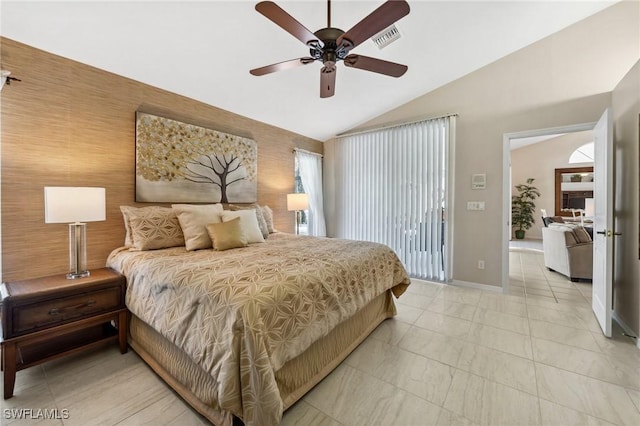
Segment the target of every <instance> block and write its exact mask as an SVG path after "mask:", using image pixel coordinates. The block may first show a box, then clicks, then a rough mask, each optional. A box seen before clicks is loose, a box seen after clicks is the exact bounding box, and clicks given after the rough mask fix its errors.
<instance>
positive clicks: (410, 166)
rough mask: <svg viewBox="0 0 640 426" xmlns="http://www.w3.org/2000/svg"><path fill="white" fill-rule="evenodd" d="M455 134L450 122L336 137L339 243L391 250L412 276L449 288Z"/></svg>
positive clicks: (452, 120)
mask: <svg viewBox="0 0 640 426" xmlns="http://www.w3.org/2000/svg"><path fill="white" fill-rule="evenodd" d="M454 129H455V117H454V116H448V117H443V118H437V119H432V120H425V121H421V122H417V123H411V124H404V125H400V126H395V127H391V128H385V129H380V130H374V131H370V132H363V133H358V134H353V135H347V136H344V137H341V138H338V139H337V141H336V144H335V162H336V168H335V169H336V175H335V181H336V183H335V186H336V210H337V214H336V221H337V223H336V232H337V237H338V238H349V239H356V240H366V241H374V242H379V243H383V244H386V245H388V246H389V247H391V248H392V249H393V250H394V251H395V252H396V253H397V254H398V257H399V258H400V259H401V260H402V262H403V263H404V265H405V267H406V268H407V271H408V272H409V274H410V275H411V276H413V277H416V278H423V279H430V280H436V281H447V280H448V279H449V277H448V275H449V272H448V271H449V270H450V268H449V266H448V262H449V261H450V259H449V256H448V254H447V253H448V252H449V250H448V242H447V238H446V236H447V234H448V233H449V229H448V221H447V220H446V219H447V216H448V214H449V211H448V209H449V208H450V205H451V204H452V203H451V192H450V191H449V180H450V175H452V174H451V173H450V172H449V158H450V147H452V146H453V144H452V143H450V142H452V138H453V135H454V134H455V132H454Z"/></svg>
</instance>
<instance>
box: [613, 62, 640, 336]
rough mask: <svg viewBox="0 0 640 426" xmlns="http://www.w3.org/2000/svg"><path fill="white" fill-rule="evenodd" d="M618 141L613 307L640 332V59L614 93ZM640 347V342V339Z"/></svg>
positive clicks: (633, 330) (633, 328)
mask: <svg viewBox="0 0 640 426" xmlns="http://www.w3.org/2000/svg"><path fill="white" fill-rule="evenodd" d="M612 107H613V120H614V131H613V138H614V141H615V145H614V146H615V148H614V149H615V175H616V177H615V186H616V193H615V213H614V216H615V230H616V231H617V232H620V233H621V234H622V235H620V236H618V237H615V238H616V239H615V248H614V250H615V259H616V264H615V270H614V286H613V297H614V300H613V306H614V310H615V313H616V315H617V317H618V319H619V320H620V321H621V322H623V323H624V324H626V326H628V327H629V328H630V329H631V331H632V332H633V333H634V334H635V335H636V336H638V335H639V334H640V272H639V269H640V262H639V261H638V257H639V254H638V250H639V247H638V238H639V232H640V230H639V229H638V225H639V218H640V207H639V206H638V203H639V202H640V200H639V199H638V198H639V182H638V174H639V173H640V170H639V166H638V162H639V160H640V158H639V156H640V153H639V148H638V147H639V146H640V61H639V62H636V64H635V66H634V67H633V69H632V70H631V71H630V72H629V74H627V76H626V77H625V78H624V79H623V80H622V81H621V82H620V84H618V86H617V87H616V89H615V90H614V91H613V95H612ZM638 345H639V346H640V342H638Z"/></svg>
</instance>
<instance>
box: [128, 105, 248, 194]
mask: <svg viewBox="0 0 640 426" xmlns="http://www.w3.org/2000/svg"><path fill="white" fill-rule="evenodd" d="M257 168H258V149H257V144H256V142H255V141H254V140H252V139H247V138H244V137H241V136H236V135H230V134H227V133H223V132H219V131H216V130H212V129H207V128H205V127H200V126H196V125H193V124H187V123H182V122H180V121H176V120H172V119H169V118H164V117H159V116H156V115H152V114H147V113H144V112H136V201H137V202H154V203H176V202H178V203H253V202H255V201H256V200H257V176H258V171H257Z"/></svg>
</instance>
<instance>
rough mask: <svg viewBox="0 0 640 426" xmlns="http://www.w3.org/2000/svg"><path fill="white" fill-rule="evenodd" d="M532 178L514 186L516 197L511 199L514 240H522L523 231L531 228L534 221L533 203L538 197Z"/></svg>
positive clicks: (538, 192) (534, 209) (534, 206)
mask: <svg viewBox="0 0 640 426" xmlns="http://www.w3.org/2000/svg"><path fill="white" fill-rule="evenodd" d="M533 181H534V178H529V179H527V183H521V184H518V185H516V190H517V191H518V195H513V196H512V197H511V223H512V225H513V226H514V227H515V228H516V238H517V239H519V240H521V239H523V238H524V233H525V230H527V229H529V228H531V226H532V225H533V224H534V222H535V219H534V218H533V215H534V213H535V211H536V205H535V203H534V202H533V201H534V200H535V199H536V198H538V197H539V196H540V191H538V188H536V187H535V186H533V185H532V183H533Z"/></svg>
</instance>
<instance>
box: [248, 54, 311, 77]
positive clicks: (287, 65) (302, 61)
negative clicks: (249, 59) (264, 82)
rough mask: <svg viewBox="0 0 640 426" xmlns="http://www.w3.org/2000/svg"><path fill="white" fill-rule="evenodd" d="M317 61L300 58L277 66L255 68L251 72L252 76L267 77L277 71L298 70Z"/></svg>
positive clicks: (279, 63)
mask: <svg viewBox="0 0 640 426" xmlns="http://www.w3.org/2000/svg"><path fill="white" fill-rule="evenodd" d="M313 61H315V59H313V58H298V59H292V60H290V61H284V62H278V63H277V64H271V65H267V66H265V67H260V68H254V69H252V70H251V71H249V72H250V73H251V74H252V75H265V74H271V73H272V72H276V71H284V70H288V69H291V68H297V67H300V66H302V65H307V64H310V63H312V62H313Z"/></svg>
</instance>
